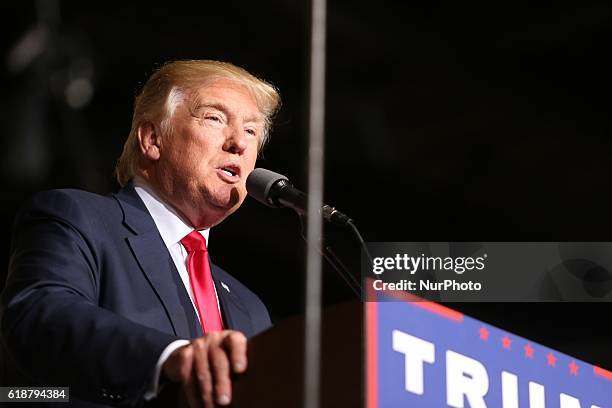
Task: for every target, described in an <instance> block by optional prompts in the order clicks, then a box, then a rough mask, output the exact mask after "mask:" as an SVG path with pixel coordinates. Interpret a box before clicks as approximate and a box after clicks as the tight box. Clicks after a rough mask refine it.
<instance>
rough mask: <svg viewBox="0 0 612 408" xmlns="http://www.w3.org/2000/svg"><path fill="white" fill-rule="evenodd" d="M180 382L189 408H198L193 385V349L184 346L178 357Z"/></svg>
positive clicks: (196, 392) (195, 387) (197, 395)
mask: <svg viewBox="0 0 612 408" xmlns="http://www.w3.org/2000/svg"><path fill="white" fill-rule="evenodd" d="M178 370H179V372H180V381H181V383H182V387H183V393H184V394H185V398H186V400H187V405H188V406H189V408H200V407H201V406H202V403H201V402H200V400H199V398H198V397H199V394H198V387H197V385H196V383H195V380H194V376H193V374H192V372H193V347H191V345H189V346H186V347H185V348H184V349H183V350H181V354H180V356H179V368H178Z"/></svg>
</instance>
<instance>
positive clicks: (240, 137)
mask: <svg viewBox="0 0 612 408" xmlns="http://www.w3.org/2000/svg"><path fill="white" fill-rule="evenodd" d="M247 146H248V141H247V136H246V134H245V131H244V129H243V128H242V126H229V127H228V128H227V135H226V138H225V143H224V144H223V150H224V151H226V152H229V153H233V154H242V153H244V151H245V150H246V148H247Z"/></svg>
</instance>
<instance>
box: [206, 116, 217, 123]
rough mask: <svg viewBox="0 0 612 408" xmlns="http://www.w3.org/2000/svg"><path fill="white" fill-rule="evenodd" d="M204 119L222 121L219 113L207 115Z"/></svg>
mask: <svg viewBox="0 0 612 408" xmlns="http://www.w3.org/2000/svg"><path fill="white" fill-rule="evenodd" d="M204 119H206V120H211V121H213V122H221V118H220V117H219V116H217V115H206V116H205V117H204Z"/></svg>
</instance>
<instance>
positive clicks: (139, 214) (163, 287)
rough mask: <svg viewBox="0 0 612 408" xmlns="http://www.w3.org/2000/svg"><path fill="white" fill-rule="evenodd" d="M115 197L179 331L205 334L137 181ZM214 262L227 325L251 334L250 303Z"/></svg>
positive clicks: (146, 269)
mask: <svg viewBox="0 0 612 408" xmlns="http://www.w3.org/2000/svg"><path fill="white" fill-rule="evenodd" d="M115 199H116V200H117V202H118V203H119V205H120V206H121V208H122V210H123V215H124V218H123V223H124V225H125V226H126V227H127V228H128V229H130V230H131V231H132V232H134V234H135V235H134V236H131V237H128V238H127V241H128V244H129V246H130V248H131V250H132V253H133V254H134V257H135V258H136V261H137V262H138V265H139V266H140V268H141V269H142V271H143V273H144V274H145V276H146V277H147V280H148V281H149V283H150V284H151V286H152V287H153V289H154V290H155V293H156V294H157V296H158V297H159V299H160V302H161V303H162V305H163V306H164V309H165V311H166V313H167V315H168V318H169V319H170V323H171V324H172V328H173V330H174V332H175V334H176V335H177V336H180V337H184V338H193V337H196V336H199V335H202V331H201V327H200V326H199V321H198V319H197V316H196V315H195V311H194V310H193V306H192V305H191V300H190V299H189V295H188V294H187V292H186V290H185V288H184V286H183V285H182V282H180V284H179V282H178V281H177V280H176V279H175V278H178V279H179V280H180V278H179V275H178V272H177V271H176V268H175V267H174V266H173V261H172V258H171V257H170V253H169V252H168V249H167V248H166V246H165V244H164V242H163V240H162V238H161V236H160V235H159V231H158V230H157V227H156V226H155V222H154V221H153V218H152V217H151V215H150V214H149V212H148V211H147V209H146V206H145V205H144V203H143V202H142V200H141V199H140V197H139V196H138V194H137V193H136V190H135V189H134V185H133V184H132V183H129V184H128V185H127V186H126V187H125V188H123V189H122V190H120V191H119V192H118V193H117V194H115ZM209 261H210V258H209ZM210 265H211V273H212V275H213V280H214V282H215V288H216V290H217V296H218V297H219V304H220V306H221V313H222V317H223V321H224V324H225V328H226V329H232V330H239V331H241V332H243V333H244V334H245V335H246V336H247V337H249V336H251V335H252V334H253V325H252V323H251V318H250V315H249V311H248V309H247V307H246V305H245V304H244V302H243V301H242V300H241V299H240V297H239V295H238V294H237V293H234V292H232V287H231V286H230V282H229V279H226V278H225V273H224V272H223V271H222V270H221V269H220V268H218V267H217V266H216V265H214V264H213V263H212V262H211V263H210ZM173 274H174V276H173ZM172 283H175V284H174V285H173V284H172ZM186 305H188V307H187V306H186ZM194 325H195V326H196V329H194V327H193V326H194ZM194 333H195V335H194Z"/></svg>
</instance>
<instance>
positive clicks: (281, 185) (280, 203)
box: [246, 168, 353, 226]
mask: <svg viewBox="0 0 612 408" xmlns="http://www.w3.org/2000/svg"><path fill="white" fill-rule="evenodd" d="M246 188H247V192H248V193H249V195H250V196H251V197H253V198H254V199H255V200H257V201H259V202H260V203H263V204H265V205H267V206H268V207H273V208H282V207H287V208H292V209H293V210H294V211H296V212H297V213H298V214H300V215H304V214H306V207H307V202H308V199H307V197H306V194H304V193H303V192H301V191H300V190H298V189H297V188H295V187H293V184H291V182H290V181H289V179H288V178H287V177H285V176H283V175H282V174H278V173H275V172H273V171H271V170H268V169H262V168H257V169H255V170H253V171H252V172H251V174H249V177H247V181H246ZM320 212H321V215H322V216H323V219H324V220H326V221H329V222H332V223H334V224H338V225H342V226H348V225H350V224H352V223H353V220H352V219H350V218H349V217H347V216H346V215H344V214H343V213H341V212H340V211H338V210H336V209H335V208H334V207H330V206H329V205H323V206H322V207H321V211H320Z"/></svg>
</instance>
